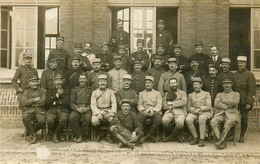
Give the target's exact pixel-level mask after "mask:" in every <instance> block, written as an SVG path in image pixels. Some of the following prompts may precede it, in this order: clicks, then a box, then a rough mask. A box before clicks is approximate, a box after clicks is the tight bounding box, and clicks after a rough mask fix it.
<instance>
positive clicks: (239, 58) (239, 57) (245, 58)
mask: <svg viewBox="0 0 260 164" xmlns="http://www.w3.org/2000/svg"><path fill="white" fill-rule="evenodd" d="M237 61H245V62H246V61H247V57H246V56H238V57H237Z"/></svg>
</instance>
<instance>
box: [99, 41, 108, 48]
mask: <svg viewBox="0 0 260 164" xmlns="http://www.w3.org/2000/svg"><path fill="white" fill-rule="evenodd" d="M103 46H109V43H107V42H104V43H102V44H101V45H100V47H103Z"/></svg>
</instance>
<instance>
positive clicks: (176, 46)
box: [173, 44, 181, 49]
mask: <svg viewBox="0 0 260 164" xmlns="http://www.w3.org/2000/svg"><path fill="white" fill-rule="evenodd" d="M173 48H174V49H175V48H181V45H179V44H174V45H173Z"/></svg>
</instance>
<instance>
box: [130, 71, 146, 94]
mask: <svg viewBox="0 0 260 164" xmlns="http://www.w3.org/2000/svg"><path fill="white" fill-rule="evenodd" d="M146 75H147V74H146V73H144V72H143V71H141V72H139V73H136V72H133V73H132V84H131V88H132V89H134V90H135V91H136V93H137V94H139V93H140V92H141V91H143V90H145V77H146Z"/></svg>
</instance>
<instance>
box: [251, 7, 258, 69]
mask: <svg viewBox="0 0 260 164" xmlns="http://www.w3.org/2000/svg"><path fill="white" fill-rule="evenodd" d="M251 36H252V37H251V69H252V70H253V71H260V9H259V8H258V9H257V8H252V9H251Z"/></svg>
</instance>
